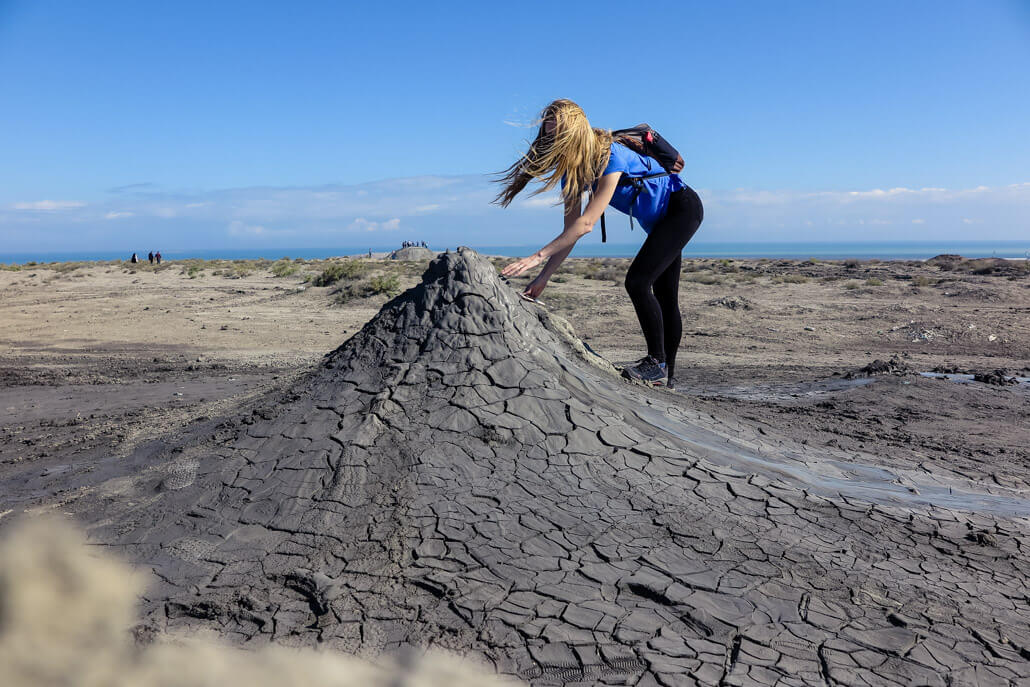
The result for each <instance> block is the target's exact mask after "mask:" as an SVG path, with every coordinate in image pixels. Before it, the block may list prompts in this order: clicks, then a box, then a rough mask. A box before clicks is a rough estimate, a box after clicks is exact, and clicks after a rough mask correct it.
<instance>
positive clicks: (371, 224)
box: [347, 217, 401, 231]
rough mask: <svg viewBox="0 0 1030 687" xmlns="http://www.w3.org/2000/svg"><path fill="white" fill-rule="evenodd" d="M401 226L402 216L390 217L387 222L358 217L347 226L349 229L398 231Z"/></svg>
mask: <svg viewBox="0 0 1030 687" xmlns="http://www.w3.org/2000/svg"><path fill="white" fill-rule="evenodd" d="M400 227H401V219H400V217H394V218H393V219H388V220H386V221H385V222H376V221H371V220H367V219H365V218H364V217H358V218H356V219H355V220H354V221H353V222H351V223H350V226H348V227H347V230H348V231H396V230H397V229H400Z"/></svg>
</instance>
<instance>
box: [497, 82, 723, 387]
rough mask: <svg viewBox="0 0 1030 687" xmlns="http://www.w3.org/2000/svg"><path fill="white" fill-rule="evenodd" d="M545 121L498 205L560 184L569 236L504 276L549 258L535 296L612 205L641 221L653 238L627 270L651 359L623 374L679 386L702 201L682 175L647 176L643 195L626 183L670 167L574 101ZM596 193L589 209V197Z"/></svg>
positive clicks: (547, 111)
mask: <svg viewBox="0 0 1030 687" xmlns="http://www.w3.org/2000/svg"><path fill="white" fill-rule="evenodd" d="M541 119H542V122H541V124H540V131H539V132H538V133H537V136H536V139H535V140H534V141H533V143H532V144H531V145H530V147H529V151H528V152H527V153H526V154H525V155H524V156H523V157H522V159H520V160H519V161H518V162H516V163H515V164H513V165H512V166H511V167H509V168H508V169H507V170H505V171H504V172H503V173H502V176H501V178H500V179H499V180H498V181H499V182H500V183H502V184H504V189H503V190H502V191H501V192H500V193H499V194H498V195H497V198H496V199H495V201H494V202H496V203H498V204H499V205H501V206H503V207H507V206H508V205H509V204H510V203H511V201H512V200H514V198H515V196H516V195H518V194H519V192H521V191H522V190H523V189H524V188H525V187H526V184H527V183H529V182H530V181H531V180H533V179H539V180H541V181H542V182H543V187H542V188H540V189H538V190H537V191H535V193H534V195H535V194H536V193H543V192H545V191H549V190H551V189H553V188H554V187H555V186H557V185H558V184H559V183H560V184H561V193H562V198H563V200H564V204H565V228H564V230H563V231H562V233H561V234H560V235H559V236H558V237H557V238H556V239H554V240H553V241H551V242H550V243H548V244H547V245H546V246H544V247H543V248H541V249H540V250H539V251H537V252H536V253H534V254H533V255H530V256H529V257H528V258H522V259H521V260H516V261H515V262H513V263H511V264H510V265H508V266H507V267H505V268H504V269H503V270H502V271H501V274H502V275H504V276H506V277H513V276H516V275H519V274H522V273H523V272H525V271H526V270H529V269H532V268H533V267H536V266H537V265H539V264H540V263H543V262H545V261H546V264H545V265H544V268H543V270H542V271H541V272H540V274H539V275H538V276H537V278H536V279H534V280H533V281H532V282H530V284H529V286H528V287H526V290H525V295H526V296H528V297H530V298H536V297H537V296H539V295H540V293H541V292H543V290H544V287H545V286H547V281H548V280H549V279H550V278H551V275H553V274H554V272H555V271H556V270H557V269H558V266H559V265H561V263H562V261H563V260H565V258H566V257H567V256H568V255H569V253H570V252H571V251H572V247H573V246H574V245H576V241H578V240H579V239H581V238H583V237H584V236H586V235H587V234H589V233H590V231H591V230H592V229H593V227H594V224H596V223H597V220H598V219H600V217H601V213H603V212H604V209H605V207H607V206H608V205H609V204H610V205H611V206H612V207H614V208H616V209H617V210H620V211H622V212H625V213H627V214H630V213H631V217H633V218H634V219H636V220H637V221H639V222H640V226H642V227H643V228H644V232H645V233H646V234H647V238H645V239H644V245H643V246H641V248H640V251H639V252H638V253H637V256H636V257H635V258H634V259H633V263H632V264H631V265H630V267H629V271H628V272H627V273H626V291H628V292H629V297H630V300H632V301H633V307H634V309H636V312H637V319H638V320H639V321H640V328H641V329H642V330H643V332H644V340H645V341H646V343H647V355H646V356H645V357H644V358H642V359H641V360H640V361H638V362H637V364H635V365H633V366H630V367H627V368H626V369H625V370H623V372H622V374H623V376H624V377H628V378H630V379H638V380H643V381H646V382H651V383H652V384H656V385H663V384H664V385H667V386H668V387H670V388H672V387H674V386H675V380H674V379H673V374H674V372H675V368H676V351H677V350H678V349H679V345H680V337H681V335H682V323H681V320H680V311H679V300H678V297H679V279H680V263H681V253H682V251H683V247H684V246H685V245H687V241H689V240H690V238H691V237H692V236H693V235H694V232H696V231H697V228H698V227H699V226H700V225H701V220H702V218H703V216H704V212H703V209H702V206H701V199H700V198H698V196H697V194H696V193H695V192H694V191H693V189H691V188H690V187H689V186H687V185H686V184H684V183H683V181H682V180H681V179H680V178H679V176H677V175H675V174H671V175H669V176H663V177H658V178H654V179H646V180H644V181H643V184H644V191H643V192H642V193H639V194H638V193H637V192H636V191H635V190H634V188H633V186H632V185H630V184H625V183H624V184H620V183H619V180H620V179H621V178H622V177H623V176H629V177H644V176H648V175H652V174H658V173H661V172H663V171H664V170H663V169H662V168H661V166H660V165H659V163H658V161H657V160H655V159H653V158H650V157H645V156H643V155H640V154H638V153H636V152H634V151H633V150H631V149H630V148H627V147H626V146H624V145H622V144H621V143H618V142H616V141H614V140H613V137H612V133H611V131H607V130H604V129H594V128H592V127H591V126H590V123H589V122H588V121H587V117H586V114H584V112H583V110H582V109H581V108H580V107H579V105H577V104H576V103H574V102H572V101H571V100H555V101H554V102H553V103H551V104H550V105H548V106H547V107H546V108H544V111H543V112H542V113H541ZM586 192H589V193H590V199H589V202H588V203H587V206H586V210H583V208H582V197H583V194H584V193H586Z"/></svg>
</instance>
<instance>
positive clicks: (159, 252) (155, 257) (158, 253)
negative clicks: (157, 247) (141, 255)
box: [154, 251, 161, 265]
mask: <svg viewBox="0 0 1030 687" xmlns="http://www.w3.org/2000/svg"><path fill="white" fill-rule="evenodd" d="M154 260H157V264H158V265H160V264H161V251H157V252H156V253H154Z"/></svg>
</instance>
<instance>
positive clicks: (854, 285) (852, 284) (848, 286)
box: [844, 281, 859, 291]
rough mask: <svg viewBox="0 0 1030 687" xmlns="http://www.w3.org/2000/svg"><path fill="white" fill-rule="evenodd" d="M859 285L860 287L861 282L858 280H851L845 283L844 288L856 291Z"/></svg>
mask: <svg viewBox="0 0 1030 687" xmlns="http://www.w3.org/2000/svg"><path fill="white" fill-rule="evenodd" d="M858 287H859V283H858V282H857V281H849V282H847V283H845V284H844V288H845V289H847V290H848V291H854V290H855V289H857V288H858Z"/></svg>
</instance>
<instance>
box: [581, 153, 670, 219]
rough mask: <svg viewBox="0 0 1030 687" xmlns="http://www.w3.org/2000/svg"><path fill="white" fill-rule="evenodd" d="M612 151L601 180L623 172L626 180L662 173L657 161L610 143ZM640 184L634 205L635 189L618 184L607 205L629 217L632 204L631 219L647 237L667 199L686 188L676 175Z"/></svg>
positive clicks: (663, 214) (663, 212)
mask: <svg viewBox="0 0 1030 687" xmlns="http://www.w3.org/2000/svg"><path fill="white" fill-rule="evenodd" d="M611 151H612V152H611V157H610V158H609V160H608V166H607V167H605V168H604V172H602V174H601V176H604V175H605V174H611V173H613V172H622V173H623V174H624V175H626V176H631V177H643V176H647V175H649V174H661V173H662V172H664V171H665V170H664V169H663V168H662V166H661V164H659V162H658V160H655V159H654V158H653V157H647V156H644V155H641V154H640V153H637V152H636V151H633V150H630V149H629V148H627V147H626V146H624V145H622V144H621V143H614V142H613V143H612V148H611ZM643 184H644V190H643V191H641V192H640V195H638V196H637V199H636V201H635V202H633V195H634V194H635V193H636V189H634V188H633V186H632V185H631V184H619V186H617V187H616V188H615V195H614V196H612V199H611V202H609V203H608V204H609V205H611V206H612V207H613V208H615V209H616V210H618V211H620V212H624V213H626V214H627V215H628V214H630V204H631V203H632V205H633V208H632V210H633V213H632V214H633V219H635V220H636V221H637V222H640V226H642V227H643V228H644V231H645V232H647V233H650V232H651V229H652V228H653V227H654V225H655V224H657V223H658V221H659V220H660V219H662V218H663V217H665V211H666V210H667V209H668V208H669V195H670V194H671V193H672V192H673V191H679V190H680V189H681V188H686V184H684V183H683V180H682V179H680V178H679V175H676V174H670V175H669V176H667V177H658V178H657V179H645V180H644V181H643ZM595 188H596V185H595Z"/></svg>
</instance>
